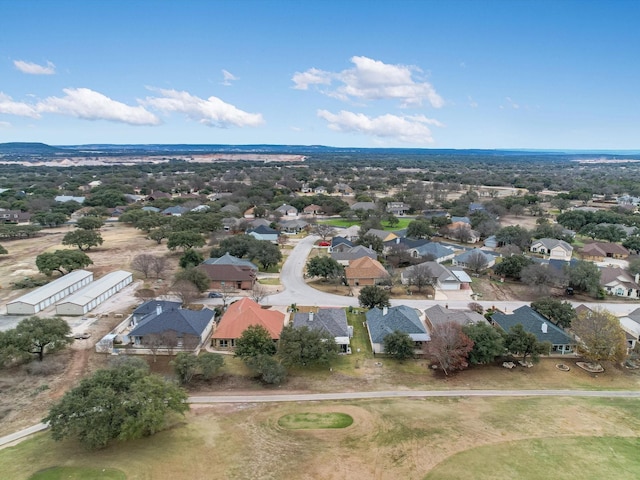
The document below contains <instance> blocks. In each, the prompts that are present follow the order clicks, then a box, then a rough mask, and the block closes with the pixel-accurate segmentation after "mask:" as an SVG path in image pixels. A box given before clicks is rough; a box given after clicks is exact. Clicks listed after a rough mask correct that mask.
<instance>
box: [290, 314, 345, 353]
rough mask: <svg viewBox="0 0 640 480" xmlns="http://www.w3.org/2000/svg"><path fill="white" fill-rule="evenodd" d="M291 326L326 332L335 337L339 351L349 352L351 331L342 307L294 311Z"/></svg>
mask: <svg viewBox="0 0 640 480" xmlns="http://www.w3.org/2000/svg"><path fill="white" fill-rule="evenodd" d="M293 326H294V328H300V327H309V329H311V330H320V331H323V332H327V333H328V334H329V335H331V336H332V337H333V338H335V340H336V343H337V344H338V346H339V347H340V353H351V348H350V347H349V344H350V339H351V337H352V336H353V331H352V329H351V327H349V325H348V324H347V314H346V312H345V310H344V308H320V309H318V311H317V312H309V313H296V314H295V316H294V317H293Z"/></svg>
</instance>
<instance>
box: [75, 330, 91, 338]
mask: <svg viewBox="0 0 640 480" xmlns="http://www.w3.org/2000/svg"><path fill="white" fill-rule="evenodd" d="M73 338H75V339H76V340H86V339H87V338H91V334H90V333H89V332H83V333H76V334H75V335H74V336H73Z"/></svg>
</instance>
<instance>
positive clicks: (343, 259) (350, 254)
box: [331, 245, 378, 266]
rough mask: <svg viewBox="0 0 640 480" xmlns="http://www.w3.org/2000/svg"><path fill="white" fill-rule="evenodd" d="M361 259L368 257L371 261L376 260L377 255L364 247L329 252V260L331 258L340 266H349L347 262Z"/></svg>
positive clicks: (356, 246)
mask: <svg viewBox="0 0 640 480" xmlns="http://www.w3.org/2000/svg"><path fill="white" fill-rule="evenodd" d="M362 257H369V258H371V259H373V260H377V258H378V253H377V252H376V251H375V250H373V249H371V248H369V247H365V246H364V245H354V246H353V247H350V248H348V249H345V250H338V251H333V252H331V258H333V259H334V260H335V261H336V262H338V263H339V264H340V265H345V266H346V265H349V262H352V261H353V260H357V259H359V258H362Z"/></svg>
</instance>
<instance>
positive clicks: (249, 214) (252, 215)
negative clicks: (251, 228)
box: [242, 207, 256, 220]
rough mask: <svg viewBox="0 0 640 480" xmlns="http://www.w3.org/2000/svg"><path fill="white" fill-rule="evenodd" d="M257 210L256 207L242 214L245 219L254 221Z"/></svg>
mask: <svg viewBox="0 0 640 480" xmlns="http://www.w3.org/2000/svg"><path fill="white" fill-rule="evenodd" d="M255 208H256V207H250V208H248V209H246V210H245V211H244V213H243V214H242V216H243V217H244V218H246V219H247V220H253V219H254V218H256V214H255Z"/></svg>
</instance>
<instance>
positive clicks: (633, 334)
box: [576, 308, 640, 350]
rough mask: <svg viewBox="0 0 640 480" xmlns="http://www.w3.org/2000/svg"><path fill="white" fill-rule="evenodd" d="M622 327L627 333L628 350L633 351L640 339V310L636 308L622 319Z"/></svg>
mask: <svg viewBox="0 0 640 480" xmlns="http://www.w3.org/2000/svg"><path fill="white" fill-rule="evenodd" d="M576 310H577V309H576ZM620 327H622V329H623V330H624V332H625V336H626V339H627V348H628V349H629V350H633V349H634V348H635V347H636V345H637V343H638V340H639V339H640V308H636V309H635V310H633V311H632V312H631V313H629V314H628V315H625V316H622V317H620Z"/></svg>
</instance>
